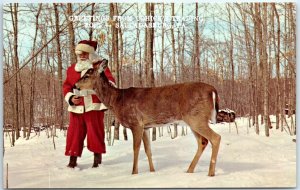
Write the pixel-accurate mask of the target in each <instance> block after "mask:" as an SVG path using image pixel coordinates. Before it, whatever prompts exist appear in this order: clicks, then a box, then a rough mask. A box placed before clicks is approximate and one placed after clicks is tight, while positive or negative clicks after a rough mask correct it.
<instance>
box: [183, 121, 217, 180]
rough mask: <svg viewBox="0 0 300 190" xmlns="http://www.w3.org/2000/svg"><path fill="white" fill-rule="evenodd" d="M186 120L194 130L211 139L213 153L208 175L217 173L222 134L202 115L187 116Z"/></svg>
mask: <svg viewBox="0 0 300 190" xmlns="http://www.w3.org/2000/svg"><path fill="white" fill-rule="evenodd" d="M185 122H186V123H188V124H189V125H190V127H191V129H192V130H193V131H195V132H196V133H198V134H199V135H201V136H202V137H204V138H205V139H207V140H209V142H210V143H211V145H212V154H211V160H210V165H209V171H208V176H214V175H215V168H216V162H217V156H218V152H219V146H220V142H221V136H220V135H219V134H217V133H215V132H214V131H213V130H212V129H211V128H209V125H208V119H204V118H201V117H199V116H198V117H190V118H186V119H185Z"/></svg>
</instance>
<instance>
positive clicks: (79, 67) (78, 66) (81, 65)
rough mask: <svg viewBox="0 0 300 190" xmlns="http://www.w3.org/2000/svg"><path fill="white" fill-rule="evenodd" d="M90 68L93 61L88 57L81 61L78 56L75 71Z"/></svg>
mask: <svg viewBox="0 0 300 190" xmlns="http://www.w3.org/2000/svg"><path fill="white" fill-rule="evenodd" d="M92 68H93V63H92V61H90V60H89V59H87V60H84V61H82V60H80V58H78V61H77V63H76V65H75V71H77V72H81V71H83V70H88V69H92Z"/></svg>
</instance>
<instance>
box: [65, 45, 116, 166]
mask: <svg viewBox="0 0 300 190" xmlns="http://www.w3.org/2000/svg"><path fill="white" fill-rule="evenodd" d="M96 49H97V42H96V41H91V40H83V41H80V42H79V43H78V45H77V46H76V48H75V53H76V55H77V60H78V61H77V63H75V64H72V65H71V66H70V67H69V68H68V69H67V76H66V80H65V81H64V84H63V94H64V97H65V100H66V102H67V103H68V111H69V112H70V123H69V128H68V132H67V143H66V151H65V155H66V156H70V162H69V164H68V167H71V168H74V167H76V166H77V157H80V156H81V154H82V150H83V145H84V139H85V137H86V136H87V148H88V150H90V151H91V152H94V163H93V166H92V167H98V165H99V164H101V162H102V154H103V153H105V152H106V149H105V142H104V135H105V132H104V123H103V117H104V111H105V110H106V107H105V105H104V104H102V103H101V100H100V99H99V98H98V97H97V95H96V92H95V91H94V90H93V89H84V90H77V89H76V87H75V83H76V82H77V81H78V80H79V79H80V78H81V77H82V76H83V75H84V74H85V73H86V72H87V71H88V70H89V69H91V68H93V64H94V63H97V62H99V61H101V59H100V57H99V56H98V55H97V54H96V53H95V51H96ZM104 73H105V75H106V76H107V78H108V79H109V81H110V82H111V84H112V85H115V80H114V78H113V76H112V74H111V72H110V70H109V68H107V69H106V70H105V71H104Z"/></svg>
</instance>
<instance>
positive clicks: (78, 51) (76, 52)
mask: <svg viewBox="0 0 300 190" xmlns="http://www.w3.org/2000/svg"><path fill="white" fill-rule="evenodd" d="M82 52H83V51H80V50H75V54H76V55H80V54H82Z"/></svg>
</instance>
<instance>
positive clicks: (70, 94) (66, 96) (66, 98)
mask: <svg viewBox="0 0 300 190" xmlns="http://www.w3.org/2000/svg"><path fill="white" fill-rule="evenodd" d="M73 95H75V94H74V93H72V92H68V93H67V94H66V95H65V100H66V102H67V103H68V104H69V100H70V98H71V96H73ZM69 105H70V104H69Z"/></svg>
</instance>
